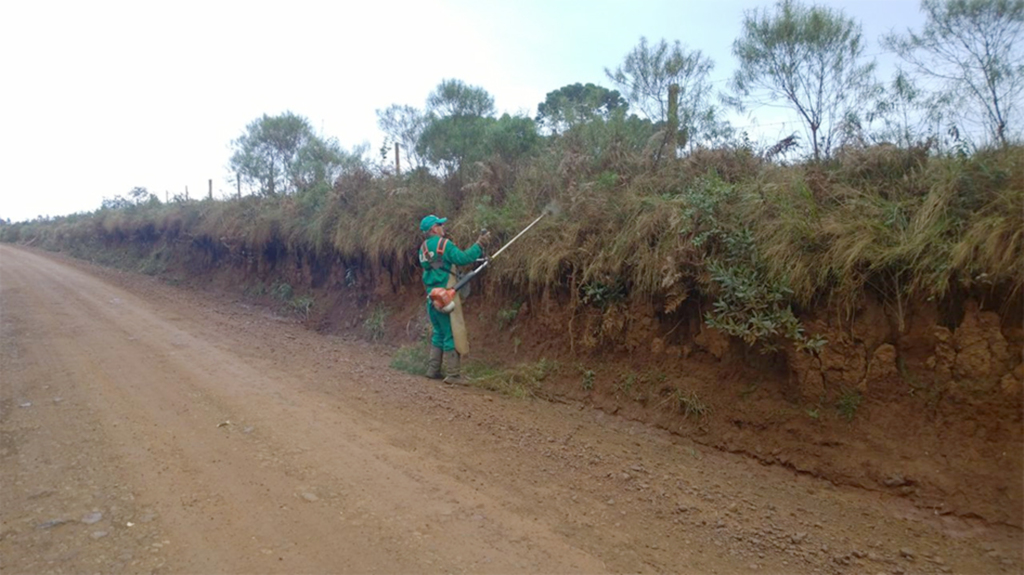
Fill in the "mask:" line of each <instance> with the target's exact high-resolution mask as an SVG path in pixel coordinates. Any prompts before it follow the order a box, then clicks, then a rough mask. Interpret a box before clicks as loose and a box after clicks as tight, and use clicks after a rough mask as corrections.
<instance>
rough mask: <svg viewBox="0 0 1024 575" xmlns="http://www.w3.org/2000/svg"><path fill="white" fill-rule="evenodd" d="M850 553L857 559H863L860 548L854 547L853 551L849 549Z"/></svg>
mask: <svg viewBox="0 0 1024 575" xmlns="http://www.w3.org/2000/svg"><path fill="white" fill-rule="evenodd" d="M850 555H853V556H854V557H856V558H857V559H863V558H864V552H863V551H861V550H860V549H854V550H853V551H850Z"/></svg>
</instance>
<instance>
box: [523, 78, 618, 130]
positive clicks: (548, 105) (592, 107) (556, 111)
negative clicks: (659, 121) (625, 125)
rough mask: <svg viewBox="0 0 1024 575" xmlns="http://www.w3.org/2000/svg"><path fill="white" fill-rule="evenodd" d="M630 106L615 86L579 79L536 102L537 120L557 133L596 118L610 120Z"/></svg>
mask: <svg viewBox="0 0 1024 575" xmlns="http://www.w3.org/2000/svg"><path fill="white" fill-rule="evenodd" d="M628 107H629V104H627V103H626V100H625V99H624V98H623V97H622V95H621V94H619V92H618V91H616V90H609V89H608V88H604V87H602V86H597V85H595V84H591V83H588V84H587V85H583V84H580V83H579V82H577V83H575V84H570V85H568V86H562V87H561V88H559V89H557V90H555V91H553V92H548V94H547V97H546V98H545V99H544V101H543V102H541V103H540V104H539V105H538V106H537V122H538V123H540V124H541V125H543V126H544V127H546V128H548V129H549V130H551V131H552V132H554V133H556V134H557V133H561V132H564V131H566V130H568V129H571V128H572V127H574V126H577V125H579V124H582V123H586V122H589V121H591V120H593V119H595V118H601V119H604V120H607V119H608V118H609V117H610V116H611V114H613V113H615V112H616V111H619V110H622V111H625V110H626V109H627V108H628Z"/></svg>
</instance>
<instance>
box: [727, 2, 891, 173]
mask: <svg viewBox="0 0 1024 575" xmlns="http://www.w3.org/2000/svg"><path fill="white" fill-rule="evenodd" d="M732 52H733V54H734V55H735V56H736V57H737V58H738V59H739V70H737V71H736V73H735V75H734V76H733V79H732V87H733V89H734V90H735V91H736V93H737V94H738V97H737V98H734V99H733V102H734V104H736V105H737V107H740V108H742V107H744V106H746V105H749V104H767V105H778V104H776V102H778V101H779V100H783V101H784V102H785V104H783V105H784V106H788V107H791V108H792V109H793V110H795V111H796V113H797V114H798V115H799V116H800V119H801V121H802V122H803V124H804V127H805V128H806V130H807V132H808V134H807V135H808V138H809V140H810V142H811V146H812V150H813V154H814V159H815V160H818V159H820V158H821V157H822V156H823V155H824V156H828V155H829V153H830V152H831V149H832V145H833V143H834V140H835V137H836V135H837V134H838V132H839V129H840V127H841V123H842V121H843V120H844V118H845V117H846V115H847V114H848V113H849V112H851V111H852V110H854V107H855V106H857V105H859V104H860V101H861V99H862V98H863V97H864V96H865V94H867V93H868V91H869V90H870V88H871V85H872V72H873V71H874V62H871V63H867V64H862V63H861V60H862V56H863V52H864V46H863V44H862V43H861V27H860V25H859V24H857V23H856V22H855V21H854V20H853V19H851V18H847V17H846V16H844V15H843V14H842V12H838V11H834V10H831V9H829V8H823V7H820V6H811V7H809V8H808V7H806V6H803V5H801V4H799V3H797V2H796V1H795V0H781V1H780V2H779V3H778V4H776V6H775V11H774V13H772V12H769V10H768V9H764V10H753V11H748V12H746V13H745V14H744V17H743V31H742V34H741V36H740V37H739V38H738V39H736V41H735V42H733V45H732Z"/></svg>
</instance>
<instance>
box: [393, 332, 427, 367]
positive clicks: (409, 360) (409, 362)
mask: <svg viewBox="0 0 1024 575" xmlns="http://www.w3.org/2000/svg"><path fill="white" fill-rule="evenodd" d="M427 347H428V346H427V344H426V340H425V339H424V340H423V341H421V342H419V343H416V344H413V345H405V346H402V347H400V348H399V349H398V351H396V352H395V354H394V355H392V356H391V363H390V364H389V365H390V366H391V368H392V369H397V370H398V371H404V372H405V373H411V374H413V375H423V376H425V375H427V361H428V359H429V357H428V354H429V352H428V351H427Z"/></svg>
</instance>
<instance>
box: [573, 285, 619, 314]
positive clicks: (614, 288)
mask: <svg viewBox="0 0 1024 575" xmlns="http://www.w3.org/2000/svg"><path fill="white" fill-rule="evenodd" d="M581 291H582V295H581V297H580V301H582V302H583V303H584V305H593V306H596V307H599V308H601V309H604V308H606V307H608V306H609V305H611V304H613V303H616V302H620V301H622V300H623V299H625V297H626V287H625V286H624V285H622V284H621V283H613V284H606V283H603V282H599V281H593V282H588V283H585V284H583V286H582V287H581Z"/></svg>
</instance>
